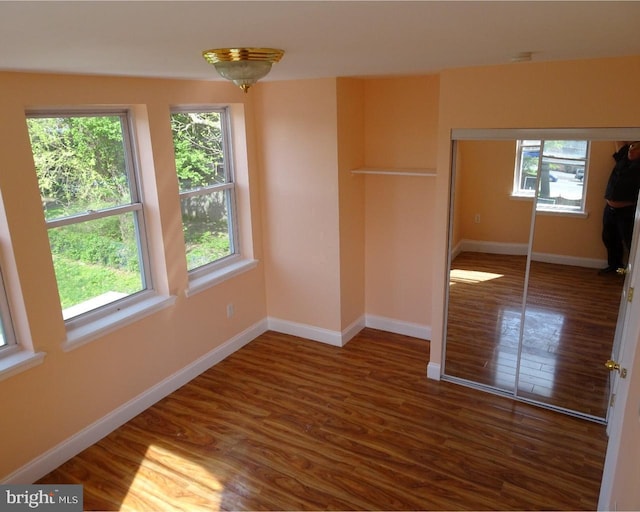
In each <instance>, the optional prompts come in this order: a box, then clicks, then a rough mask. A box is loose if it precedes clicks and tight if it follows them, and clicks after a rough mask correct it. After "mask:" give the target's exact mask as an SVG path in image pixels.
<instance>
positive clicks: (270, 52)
mask: <svg viewBox="0 0 640 512" xmlns="http://www.w3.org/2000/svg"><path fill="white" fill-rule="evenodd" d="M283 55H284V51H283V50H276V49H274V48H216V49H213V50H205V51H203V52H202V56H203V57H204V58H205V60H206V61H207V62H208V63H209V64H212V65H213V67H214V68H216V71H217V72H218V73H220V75H221V76H222V77H224V78H226V79H227V80H231V81H232V82H233V83H234V84H236V85H237V86H238V87H240V89H242V90H243V91H244V92H247V91H248V90H249V87H251V86H252V85H253V84H255V83H256V82H257V81H258V80H260V79H261V78H264V77H265V76H267V74H268V73H269V71H271V65H272V64H273V63H274V62H279V61H280V59H281V58H282V56H283Z"/></svg>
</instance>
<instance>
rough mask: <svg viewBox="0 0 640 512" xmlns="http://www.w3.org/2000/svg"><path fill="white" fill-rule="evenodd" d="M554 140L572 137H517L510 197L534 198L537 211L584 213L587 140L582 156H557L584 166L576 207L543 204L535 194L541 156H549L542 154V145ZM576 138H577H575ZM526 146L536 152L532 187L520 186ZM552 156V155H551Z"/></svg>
mask: <svg viewBox="0 0 640 512" xmlns="http://www.w3.org/2000/svg"><path fill="white" fill-rule="evenodd" d="M555 140H573V139H518V140H517V142H516V161H515V167H514V173H513V192H512V197H522V198H532V199H533V198H536V211H539V212H548V213H559V214H568V215H572V214H574V215H576V214H577V215H584V214H585V211H586V210H585V208H586V198H587V174H588V168H589V157H590V152H591V143H590V141H588V140H584V142H585V143H586V144H587V149H586V152H585V157H584V158H565V157H563V158H559V157H556V158H558V160H563V161H572V162H576V163H577V164H580V163H582V164H583V168H584V175H583V178H582V195H581V198H580V204H579V206H577V207H574V206H570V205H552V204H545V203H543V202H540V201H539V200H538V199H539V198H537V197H536V196H537V195H538V194H537V192H538V190H539V187H540V172H539V171H540V169H542V160H543V157H547V158H550V156H549V155H545V154H544V145H545V143H546V142H551V141H555ZM576 140H577V139H576ZM536 142H537V144H527V143H536ZM528 148H535V149H537V152H538V165H537V168H538V174H537V176H536V179H535V180H534V181H533V188H524V187H522V186H521V183H522V180H523V176H522V171H523V169H522V166H523V153H524V152H525V151H526V150H527V149H528ZM551 158H553V157H551Z"/></svg>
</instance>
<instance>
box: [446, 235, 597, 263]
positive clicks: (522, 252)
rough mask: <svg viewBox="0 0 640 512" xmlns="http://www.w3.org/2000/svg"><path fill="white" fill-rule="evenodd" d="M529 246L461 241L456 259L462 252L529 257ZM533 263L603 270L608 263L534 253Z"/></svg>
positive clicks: (456, 250) (561, 255)
mask: <svg viewBox="0 0 640 512" xmlns="http://www.w3.org/2000/svg"><path fill="white" fill-rule="evenodd" d="M527 249H528V245H527V244H514V243H502V242H488V241H484V240H461V241H460V242H459V243H458V244H457V245H456V247H455V252H454V256H453V257H454V258H455V256H457V255H458V254H459V253H461V252H484V253H487V254H510V255H516V256H526V255H527ZM531 259H532V260H533V261H541V262H543V263H556V264H558V265H571V266H574V267H586V268H602V267H604V266H606V264H607V262H606V260H603V259H597V258H581V257H578V256H567V255H564V254H551V253H544V252H534V253H533V254H532V255H531Z"/></svg>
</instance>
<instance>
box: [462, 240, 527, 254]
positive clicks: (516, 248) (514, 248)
mask: <svg viewBox="0 0 640 512" xmlns="http://www.w3.org/2000/svg"><path fill="white" fill-rule="evenodd" d="M458 247H459V248H460V251H459V252H486V253H488V254H511V255H517V256H526V255H527V252H528V245H527V244H513V243H504V242H488V241H486V240H461V241H460V243H459V244H458Z"/></svg>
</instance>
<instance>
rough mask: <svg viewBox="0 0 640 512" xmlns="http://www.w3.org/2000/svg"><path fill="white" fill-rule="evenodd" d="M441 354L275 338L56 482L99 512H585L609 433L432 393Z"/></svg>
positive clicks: (399, 345) (116, 436) (208, 375)
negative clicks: (78, 490)
mask: <svg viewBox="0 0 640 512" xmlns="http://www.w3.org/2000/svg"><path fill="white" fill-rule="evenodd" d="M428 348H429V344H428V342H426V341H423V340H417V339H414V338H408V337H404V336H399V335H394V334H389V333H386V332H382V331H377V330H373V329H364V330H363V331H362V332H361V333H360V334H359V335H357V336H356V337H355V338H354V339H353V340H351V341H350V342H349V343H348V344H347V345H346V346H345V347H343V348H337V347H332V346H329V345H325V344H321V343H317V342H312V341H308V340H304V339H301V338H296V337H293V336H288V335H283V334H276V333H273V332H267V333H265V334H263V335H262V336H260V337H258V338H257V339H256V340H254V341H252V342H251V343H250V344H248V345H247V346H245V347H244V348H242V349H241V350H239V351H238V352H236V353H234V354H232V355H231V356H230V357H228V358H227V359H225V360H224V361H222V362H221V363H219V364H218V365H216V366H215V367H213V368H211V369H210V370H208V371H206V372H205V373H203V374H202V375H201V376H199V377H198V378H196V379H194V380H193V381H192V382H190V383H189V384H187V385H186V386H184V387H182V388H181V389H179V390H178V391H177V392H175V393H173V394H172V395H170V396H169V397H167V398H165V399H164V400H162V401H160V402H158V403H157V404H156V405H154V406H153V407H151V408H150V409H148V410H147V411H145V412H144V413H142V414H140V415H139V416H137V417H136V418H134V419H133V420H132V421H130V422H129V423H127V424H126V425H124V426H122V427H121V428H119V429H118V430H116V431H114V432H113V433H112V434H110V435H109V436H107V437H106V438H104V439H103V440H102V441H100V442H99V443H97V444H96V445H94V446H92V447H90V448H88V449H87V450H85V451H84V452H82V453H81V454H79V455H78V456H76V457H74V458H73V459H71V460H70V461H68V462H67V463H65V464H63V465H62V466H61V467H59V468H58V469H57V470H55V471H53V472H52V473H50V474H49V475H47V476H46V477H44V478H43V479H41V481H40V483H79V484H82V485H83V486H84V503H85V508H86V509H87V510H132V511H137V512H138V511H140V512H142V511H164V510H167V511H168V510H170V511H176V510H185V511H199V510H207V511H212V510H531V509H552V510H589V509H595V508H596V505H597V498H598V492H599V487H600V479H601V473H602V467H603V460H604V451H605V447H606V435H605V430H604V427H603V426H602V425H599V424H597V423H594V422H589V421H585V420H581V419H578V418H574V417H570V416H566V415H562V414H559V413H557V412H553V411H549V410H545V409H541V408H537V407H533V406H530V405H527V404H523V403H519V402H516V401H513V400H511V399H508V398H503V397H499V396H495V395H492V394H488V393H483V392H479V391H476V390H472V389H468V388H465V387H463V386H458V385H455V384H451V383H446V382H436V381H431V380H428V379H427V378H426V364H427V361H428V353H429V351H428Z"/></svg>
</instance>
